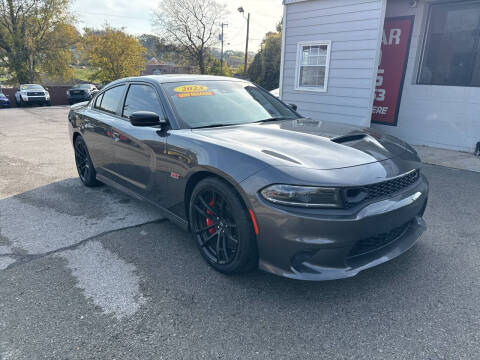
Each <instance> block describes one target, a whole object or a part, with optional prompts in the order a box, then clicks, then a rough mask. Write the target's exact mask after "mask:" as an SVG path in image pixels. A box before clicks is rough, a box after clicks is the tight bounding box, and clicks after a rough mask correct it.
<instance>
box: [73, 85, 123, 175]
mask: <svg viewBox="0 0 480 360" xmlns="http://www.w3.org/2000/svg"><path fill="white" fill-rule="evenodd" d="M126 87H127V86H126V84H121V85H117V86H114V87H111V88H109V89H107V90H105V91H103V92H102V93H101V94H99V95H98V96H97V97H96V98H95V99H94V102H93V103H92V104H91V105H90V107H89V108H87V110H86V111H85V112H84V113H83V116H82V119H81V121H80V129H81V132H82V135H83V136H84V139H85V142H86V144H87V147H88V151H89V153H90V157H91V159H92V162H93V165H94V166H95V169H96V171H97V173H98V174H100V175H103V176H105V177H107V178H110V179H112V178H114V174H115V155H114V139H113V125H114V123H115V121H118V117H119V115H118V113H119V107H120V104H121V102H122V99H123V94H124V93H125V89H126Z"/></svg>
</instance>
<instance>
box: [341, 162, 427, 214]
mask: <svg viewBox="0 0 480 360" xmlns="http://www.w3.org/2000/svg"><path fill="white" fill-rule="evenodd" d="M419 178H420V170H415V171H412V172H409V173H408V174H406V175H403V176H400V177H397V178H395V179H392V180H388V181H384V182H381V183H378V184H373V185H367V186H364V187H361V188H351V189H348V190H346V195H345V199H346V201H345V203H346V207H347V208H351V207H353V206H355V205H358V204H359V203H361V202H364V201H371V200H376V199H381V198H386V197H390V196H391V195H393V194H395V193H397V192H399V191H402V190H403V189H405V188H407V187H409V186H410V185H413V184H415V183H416V182H417V180H418V179H419Z"/></svg>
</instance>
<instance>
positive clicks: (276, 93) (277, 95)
mask: <svg viewBox="0 0 480 360" xmlns="http://www.w3.org/2000/svg"><path fill="white" fill-rule="evenodd" d="M270 94H272V95H273V96H276V97H277V98H280V89H274V90H272V91H270Z"/></svg>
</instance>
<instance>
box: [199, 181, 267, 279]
mask: <svg viewBox="0 0 480 360" xmlns="http://www.w3.org/2000/svg"><path fill="white" fill-rule="evenodd" d="M190 220H191V227H192V232H193V236H194V238H195V241H196V243H197V246H198V248H199V250H200V253H201V254H202V256H203V257H204V258H205V260H206V261H207V262H208V263H209V264H210V265H211V266H212V267H213V268H215V269H216V270H218V271H220V272H223V273H226V274H234V273H240V272H245V271H248V270H251V269H253V268H254V267H256V266H257V265H258V255H257V248H256V241H255V234H254V231H253V226H252V223H251V220H250V218H249V216H248V212H247V210H246V209H245V207H244V206H243V203H242V202H241V200H240V198H239V196H238V195H237V193H236V192H235V191H234V190H233V189H232V188H231V187H230V186H229V185H228V184H226V183H225V182H223V181H222V180H219V179H216V178H207V179H205V180H202V181H201V182H200V183H199V184H198V185H197V187H196V188H195V189H194V191H193V194H192V197H191V200H190Z"/></svg>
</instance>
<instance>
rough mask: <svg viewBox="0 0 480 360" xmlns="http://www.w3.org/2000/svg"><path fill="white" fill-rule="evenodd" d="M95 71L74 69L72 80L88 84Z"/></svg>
mask: <svg viewBox="0 0 480 360" xmlns="http://www.w3.org/2000/svg"><path fill="white" fill-rule="evenodd" d="M94 72H95V71H94V70H92V69H90V68H88V67H87V68H85V69H82V68H75V75H74V78H75V79H76V80H81V81H84V82H89V81H90V77H91V76H92V75H93V73H94Z"/></svg>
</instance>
